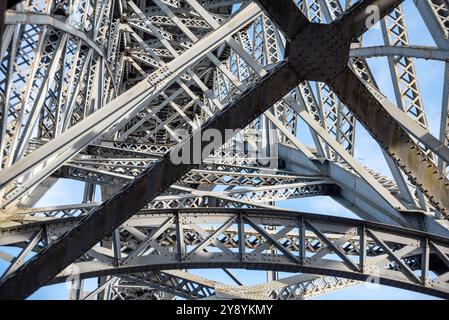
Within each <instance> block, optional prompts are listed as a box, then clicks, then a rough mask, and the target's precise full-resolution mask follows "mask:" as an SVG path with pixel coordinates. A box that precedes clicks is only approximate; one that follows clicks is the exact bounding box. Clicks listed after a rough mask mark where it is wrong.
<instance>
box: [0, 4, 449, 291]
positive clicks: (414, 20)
mask: <svg viewBox="0 0 449 320" xmlns="http://www.w3.org/2000/svg"><path fill="white" fill-rule="evenodd" d="M403 10H404V16H405V18H406V24H407V29H408V33H409V40H410V44H414V45H429V46H435V43H434V42H433V40H432V38H431V36H430V34H429V33H428V31H427V28H426V26H425V24H424V22H423V21H422V19H421V17H420V15H419V14H418V11H417V9H416V7H415V6H414V4H413V1H411V0H406V1H404V4H403ZM363 44H364V46H374V45H383V44H384V43H383V38H382V33H381V30H380V25H379V24H378V25H377V26H375V27H374V29H372V30H370V31H368V32H367V33H366V34H365V35H364V39H363ZM368 62H369V65H370V67H371V70H372V72H373V74H374V76H375V79H376V81H377V83H378V85H379V87H380V89H381V91H382V93H384V94H385V95H387V97H388V98H389V100H390V101H392V102H396V99H395V96H394V91H393V85H392V82H391V78H390V70H389V67H388V63H387V59H386V58H373V59H369V60H368ZM415 66H416V72H417V76H418V79H419V85H420V89H421V95H422V99H423V102H424V106H425V108H426V114H427V120H428V123H429V130H430V132H431V133H432V134H433V135H434V136H436V137H438V135H439V126H440V111H441V103H442V101H441V99H442V90H443V80H442V79H443V78H444V64H443V62H440V61H426V60H417V59H415ZM298 121H299V123H298V138H299V139H300V140H301V141H302V142H303V143H305V144H307V145H313V141H312V138H311V136H310V134H309V131H308V130H307V127H306V125H305V124H304V123H302V122H301V119H298ZM356 132H357V134H356V143H355V158H356V159H357V160H358V161H359V162H360V163H362V164H363V165H365V166H367V167H369V168H370V169H373V170H375V171H377V172H379V173H382V174H383V175H385V176H388V177H391V173H390V171H389V169H388V166H387V164H386V162H385V160H384V157H383V156H382V153H381V150H380V148H379V146H378V145H377V143H376V142H375V141H374V140H373V139H372V138H371V137H370V136H369V135H368V133H367V132H366V130H365V129H364V128H363V127H362V126H361V125H360V124H357V130H356ZM83 188H84V183H82V182H78V181H73V180H67V179H60V180H59V181H58V183H56V184H55V185H54V186H53V188H52V189H51V190H50V191H49V192H48V193H47V194H46V195H45V196H44V197H43V198H42V199H41V200H40V201H39V202H38V203H37V205H36V206H38V207H44V206H53V205H67V204H76V203H81V202H82V194H83ZM96 195H97V199H95V200H96V201H100V198H99V195H100V190H99V189H98V190H97V192H96ZM277 206H279V207H282V208H287V209H294V210H297V211H303V212H310V213H320V214H327V215H338V216H344V217H349V218H358V217H357V216H355V215H354V214H353V213H351V212H350V211H348V210H347V209H345V208H344V207H342V206H341V205H340V204H338V203H336V202H335V201H333V200H332V199H331V198H329V197H313V198H304V199H296V200H288V201H282V202H278V203H277ZM12 251H14V249H12ZM14 253H16V252H14ZM5 268H6V263H5V262H3V261H2V260H0V274H1V273H2V272H3V271H4V270H5ZM232 271H233V272H234V273H235V274H236V275H237V277H238V278H239V279H241V280H243V282H244V284H245V285H251V284H256V283H261V282H264V281H266V272H265V271H245V270H232ZM189 272H191V273H193V274H198V275H202V276H204V277H209V278H213V279H215V280H218V281H220V282H223V283H228V284H235V283H234V282H233V281H232V280H231V279H230V278H229V277H228V276H227V275H225V274H224V272H223V271H221V270H204V269H201V270H189ZM279 275H280V277H281V278H282V277H285V276H287V275H289V274H286V273H280V274H279ZM95 287H96V279H89V280H87V281H86V282H85V286H84V290H85V291H91V290H93V289H95ZM68 288H69V287H68V286H67V287H66V285H65V284H58V285H53V286H48V287H44V288H41V289H40V290H38V291H37V292H36V293H34V294H33V295H32V296H31V297H30V298H29V299H67V298H68V297H69V290H68ZM313 299H342V300H352V299H436V298H434V297H431V296H427V295H423V294H419V293H414V292H411V291H406V290H401V289H396V288H391V287H386V286H380V287H378V288H374V289H368V288H367V287H366V286H365V285H360V286H356V287H353V288H349V289H345V290H341V291H337V292H334V293H330V294H327V295H323V296H319V297H316V298H313Z"/></svg>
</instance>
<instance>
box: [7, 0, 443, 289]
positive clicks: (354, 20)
mask: <svg viewBox="0 0 449 320" xmlns="http://www.w3.org/2000/svg"><path fill="white" fill-rule="evenodd" d="M368 2H369V1H365V2H360V3H362V5H361V6H360V5H356V7H358V8H356V9H355V10H352V12H351V14H349V15H346V16H345V17H343V19H340V20H339V21H338V25H337V26H336V27H338V26H342V25H344V26H346V27H348V26H351V27H355V29H357V33H354V34H352V35H351V34H350V35H348V34H346V31H348V30H349V29H351V28H343V30H340V31H342V32H343V33H344V36H349V38H352V37H353V36H359V35H360V34H361V33H363V32H364V31H365V28H363V27H362V26H361V24H362V21H363V20H364V17H363V14H361V15H359V13H360V12H358V11H357V10H359V9H360V8H362V9H363V8H364V5H365V4H366V3H368ZM399 2H400V1H397V2H393V1H385V2H382V3H381V4H382V6H383V4H386V5H385V6H383V8H382V9H383V11H382V14H385V13H387V11H388V10H389V9H390V8H391V7H393V6H395V5H397V4H398V3H399ZM354 13H355V14H354ZM316 31H319V30H316ZM297 62H298V61H297ZM299 66H300V65H299ZM299 66H298V65H297V66H296V67H299ZM294 69H297V68H294ZM280 70H281V71H280ZM335 71H336V70H335ZM284 72H285V73H284ZM311 72H312V74H311V76H313V78H312V79H314V77H315V76H316V75H314V74H313V70H312V71H311ZM274 74H276V75H278V76H279V77H281V76H282V78H283V79H287V78H288V76H291V77H292V78H291V79H289V81H292V82H296V83H297V82H298V80H300V79H295V74H294V70H293V72H292V69H291V66H288V65H287V64H283V65H281V66H280V68H279V69H276V70H275V71H274V72H273V73H272V74H270V76H268V77H267V78H270V79H271V81H274V79H275V78H274V77H272V76H273V75H274ZM329 77H330V76H329ZM341 77H343V78H345V77H346V78H345V79H341V78H338V79H337V78H335V79H334V80H339V79H340V80H356V79H353V78H351V77H350V75H349V73H348V70H345V71H344V73H343V74H342V75H341ZM325 80H329V79H325ZM262 82H264V84H267V82H265V81H262ZM342 82H343V83H348V82H347V81H342ZM291 85H293V83H291ZM332 85H333V86H336V85H338V84H336V83H334V82H333V83H332ZM286 86H287V87H288V89H291V88H292V87H293V86H290V85H289V84H288V83H287V84H286ZM263 87H264V86H262V85H257V86H255V88H253V90H252V92H250V93H245V95H244V97H243V99H241V100H240V101H238V102H239V103H242V104H243V102H245V98H248V95H251V94H252V95H253V96H254V97H255V96H257V95H256V94H255V93H257V92H258V90H259V89H263ZM355 87H357V85H356V84H355V83H354V82H353V83H352V87H351V88H352V89H354V88H355ZM336 89H341V90H337V91H339V94H340V95H342V96H343V97H346V96H348V95H347V94H346V93H347V92H345V91H343V89H342V88H339V87H336ZM358 89H361V91H363V92H360V91H358V92H356V93H358V94H359V95H358V96H357V99H356V100H357V101H359V100H360V101H361V102H364V100H366V98H367V99H368V100H370V98H372V97H370V96H369V95H368V94H367V92H366V90H364V88H358ZM259 91H260V90H259ZM278 98H280V97H278ZM360 101H359V102H360ZM272 102H274V101H271V100H270V101H264V103H267V105H265V106H263V108H266V107H268V106H269V105H270V104H271V103H272ZM374 102H375V101H374ZM362 104H364V103H362ZM236 106H238V103H237V104H236V105H234V106H233V107H235V108H236ZM351 107H352V108H356V110H357V111H360V110H359V109H358V108H359V107H360V106H359V105H352V106H351ZM375 107H376V108H377V109H379V105H378V104H376V103H375ZM261 108H262V107H261ZM239 109H241V108H239ZM377 109H376V110H377ZM234 110H235V109H234ZM234 110H233V108H227V109H225V110H223V112H222V114H220V115H219V116H222V117H223V118H224V119H226V118H229V117H230V116H232V115H233V111H234ZM246 110H247V109H245V111H246ZM239 111H240V110H239ZM253 111H254V112H253ZM261 111H263V110H249V114H248V115H247V116H248V117H247V118H248V120H251V119H253V118H254V117H255V116H256V115H258V114H260V112H261ZM252 112H253V113H252ZM359 117H360V118H361V120H362V122H363V123H364V124H365V125H366V126H367V127H369V128H370V129H372V130H374V131H375V132H374V133H373V135H377V134H378V133H379V130H380V128H374V129H373V126H371V124H370V123H368V122H367V119H366V118H365V115H364V114H359ZM215 118H217V117H215ZM387 118H388V117H387ZM383 119H385V117H383ZM215 120H216V119H212V120H211V121H210V122H209V123H207V124H206V127H214V126H215V125H216V121H215ZM245 124H247V122H245V121H243V123H241V126H244V125H245ZM393 124H394V125H393V127H395V128H394V130H393V131H392V132H389V131H385V132H384V133H383V135H386V136H390V137H393V138H397V137H398V135H399V132H400V130H398V128H397V123H394V122H393ZM236 126H238V125H236ZM390 133H392V135H390ZM377 138H378V137H377ZM378 140H381V139H378ZM389 142H394V141H387V142H386V143H385V144H384V145H383V147H385V148H386V149H388V150H387V151H389V154H390V155H391V156H392V157H396V158H395V160H396V161H397V162H398V164H401V161H402V160H403V161H406V163H405V165H404V166H403V168H404V170H407V173H409V174H410V175H411V176H412V177H411V178H413V175H414V174H415V173H417V172H418V173H419V174H418V175H419V177H418V178H427V177H431V175H430V176H427V174H426V172H427V171H428V172H430V171H431V170H432V169H429V170H427V169H425V167H426V166H420V168H419V169H424V170H427V171H426V172H424V173H423V172H421V171H420V170H418V169H416V168H414V166H415V165H416V162H414V160H416V159H424V160H423V161H425V162H427V159H426V158H425V157H422V158H419V157H413V158H412V159H408V158H407V155H408V154H410V155H411V151H410V150H411V149H413V148H415V146H414V145H413V143H407V145H408V146H409V147H410V148H409V150H403V149H399V150H397V151H398V152H399V153H400V154H399V155H398V154H396V153H395V152H394V151H395V150H390V149H389V146H388V143H389ZM419 155H420V156H421V154H419ZM402 156H404V159H401V157H402ZM164 160H166V159H163V160H162V161H160V162H159V165H158V166H154V167H153V168H152V169H153V170H149V171H148V172H146V173H145V179H144V178H143V177H142V179H140V177H139V178H138V179H136V181H135V183H133V184H132V185H131V186H130V187H128V188H126V189H124V190H122V192H121V193H120V195H119V196H117V195H116V196H114V197H113V198H111V201H109V202H106V203H105V205H104V206H101V207H100V208H99V209H97V210H95V212H94V213H93V214H92V215H91V217H89V218H87V219H85V220H84V221H83V223H82V224H81V226H79V227H76V228H75V229H74V230H72V231H71V232H70V233H69V234H68V235H67V237H66V239H65V240H66V241H62V242H61V243H60V244H59V245H56V247H55V248H53V249H52V250H48V251H47V252H46V254H45V255H44V256H52V255H54V256H55V258H56V257H57V256H58V255H57V254H56V253H57V251H58V250H60V249H62V248H63V247H64V246H63V245H62V244H67V243H69V244H70V241H69V240H68V239H71V238H72V239H75V238H76V237H72V236H73V235H74V234H76V233H83V229H85V228H87V227H88V226H89V224H92V225H95V226H99V225H101V224H98V223H97V224H95V223H94V222H95V221H97V220H99V219H103V217H104V216H105V215H104V214H102V210H104V209H105V208H109V207H108V206H109V205H111V204H112V205H121V204H120V203H121V202H120V200H122V198H123V197H121V195H123V194H126V193H128V194H131V193H132V191H133V190H134V189H135V188H139V187H140V188H139V189H140V190H142V188H143V186H144V185H145V186H146V184H145V181H146V178H148V177H147V176H148V174H149V173H151V174H154V173H155V171H158V170H156V169H164V168H165V169H170V167H169V166H168V164H167V161H164ZM408 160H410V161H408ZM409 165H411V166H412V169H416V170H410V171H408V169H409ZM167 166H168V167H167ZM431 167H432V165H430V167H428V168H431ZM178 169H179V170H178V171H179V172H176V174H178V173H180V172H181V173H182V170H184V169H185V170H186V171H187V170H188V169H190V168H189V167H185V168H178ZM166 171H167V172H170V171H171V170H166ZM156 177H157V178H158V179H159V178H160V177H159V175H157V176H156ZM150 180H152V181H154V179H150ZM166 180H168V179H166ZM170 180H174V179H172V178H170ZM418 180H419V179H418ZM430 180H434V179H430ZM418 182H419V181H418ZM424 182H425V183H426V184H427V183H429V186H431V185H430V182H431V181H428V180H427V179H426V180H425V181H424ZM418 184H419V183H418ZM161 186H163V187H166V186H168V184H165V183H161ZM434 189H435V188H434ZM441 190H444V187H443V188H442V189H438V190H437V191H436V192H437V193H439V192H440V191H441ZM153 191H154V190H145V194H146V195H147V197H146V198H145V200H148V198H152V197H153V196H155V195H157V194H158V193H160V192H161V190H159V191H157V190H156V191H154V193H153ZM427 191H428V190H427V189H426V190H423V192H425V193H426V194H427V193H430V194H432V192H427ZM441 196H443V198H444V193H443V194H442V195H441ZM143 200H144V199H138V205H142V203H143ZM141 202H142V203H141ZM436 204H437V203H436ZM138 205H135V206H134V207H133V208H130V209H129V212H126V213H124V214H123V215H122V216H120V217H116V219H115V220H114V221H113V222H111V223H110V225H108V226H106V227H104V228H103V229H105V230H106V231H105V232H100V231H99V232H98V234H97V235H96V236H95V239H94V238H92V239H90V240H87V241H86V243H85V244H84V246H82V247H81V249H80V250H79V252H77V253H76V252H75V253H72V254H70V253H67V255H68V257H66V259H65V260H66V261H63V262H62V263H61V264H60V267H61V269H62V267H63V266H64V265H65V266H66V265H68V263H70V261H73V259H75V258H76V257H75V255H78V256H79V255H80V254H81V253H82V252H85V250H88V246H89V244H90V245H93V244H94V243H96V242H97V241H98V240H100V238H101V237H102V236H105V235H106V234H107V233H108V231H109V232H110V231H111V230H112V229H114V228H115V227H117V225H118V224H120V222H123V221H124V220H126V219H125V218H127V217H129V216H131V215H132V213H133V212H135V211H134V210H138V209H139V208H137V206H138ZM442 209H444V208H442ZM120 219H122V220H120ZM110 228H111V229H110ZM108 229H109V230H108ZM78 244H79V243H78ZM42 260H44V257H41V259H35V260H33V261H32V262H30V265H29V266H28V268H23V270H21V273H25V274H27V272H28V273H31V271H32V269H33V267H32V266H34V267H37V266H38V265H39V263H40V261H42ZM50 260H51V259H50ZM25 271H27V272H25ZM47 271H48V272H46V273H44V274H42V273H41V275H42V277H41V278H42V279H39V280H37V282H40V284H43V283H45V281H46V279H48V278H51V276H53V275H54V274H55V273H56V272H57V271H58V270H47ZM53 272H54V273H53ZM49 274H51V276H49ZM16 276H17V275H15V277H16ZM12 278H14V277H12ZM12 278H11V279H12ZM11 279H9V280H11ZM8 282H9V283H12V280H11V281H8ZM32 286H33V288H36V285H35V284H33V285H32ZM37 286H39V285H37ZM30 291H32V290H30Z"/></svg>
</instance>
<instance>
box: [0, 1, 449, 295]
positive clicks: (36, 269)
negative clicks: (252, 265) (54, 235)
mask: <svg viewBox="0 0 449 320" xmlns="http://www.w3.org/2000/svg"><path fill="white" fill-rule="evenodd" d="M401 2H402V0H396V1H393V0H362V1H360V2H358V3H357V4H356V5H355V6H354V7H353V8H352V9H351V10H350V11H348V12H346V13H345V14H344V15H343V16H342V17H341V19H339V20H338V21H336V22H335V23H333V24H332V25H331V26H323V25H313V24H310V23H309V22H308V20H307V19H306V17H305V16H304V15H302V13H301V12H300V11H299V9H298V8H297V7H296V6H294V4H293V2H292V1H291V0H282V1H260V3H261V4H262V5H263V7H264V8H265V9H266V11H267V13H268V14H269V15H270V16H271V17H272V19H273V20H274V21H275V22H276V23H277V24H278V26H279V28H280V29H281V30H282V31H284V32H285V33H286V36H287V38H288V39H289V40H290V47H291V49H289V53H290V59H289V60H288V61H284V62H282V63H281V64H280V65H279V66H278V67H277V68H276V69H274V70H272V71H271V73H270V74H269V75H267V76H266V77H264V78H263V79H262V80H261V81H259V82H258V83H257V84H256V85H255V86H253V87H252V88H251V89H250V90H248V91H247V92H244V93H242V95H241V97H240V98H239V99H238V100H237V101H235V102H234V103H233V104H232V105H229V106H227V107H225V108H224V109H223V110H222V111H221V112H220V113H218V114H216V115H215V116H214V117H212V118H211V119H209V120H208V122H206V123H205V124H204V125H203V126H202V130H203V131H204V130H207V129H216V130H218V131H220V132H221V133H222V136H225V134H224V133H225V129H239V128H240V129H241V128H244V127H245V126H247V125H248V124H249V123H251V121H253V120H254V119H255V118H257V117H258V116H260V115H261V114H262V113H263V112H265V111H266V110H267V109H269V108H270V107H271V106H272V105H273V104H274V103H276V102H277V101H279V100H280V99H282V98H283V96H285V95H286V94H287V93H288V92H289V91H290V90H292V89H293V88H294V87H295V86H297V85H298V84H299V83H300V82H301V81H304V80H320V81H324V82H326V83H328V84H330V85H331V86H332V88H333V89H334V91H335V92H336V93H337V94H338V95H339V97H340V99H341V100H342V101H343V102H345V103H346V104H348V106H349V107H350V108H351V110H352V111H353V112H354V114H355V115H356V116H357V117H358V118H359V120H360V121H361V122H362V123H363V124H364V125H365V127H367V128H368V129H369V130H370V132H371V134H372V135H373V136H374V137H375V138H376V140H377V141H379V143H380V144H381V145H382V146H383V147H384V149H385V150H386V151H387V152H388V153H389V154H390V155H391V156H392V158H393V159H395V161H396V162H397V163H398V164H399V165H401V166H403V168H404V171H405V172H406V173H408V174H409V176H410V177H411V178H412V179H416V181H417V184H418V185H419V186H421V189H422V190H423V192H424V193H425V194H426V195H428V196H429V198H430V199H431V200H432V201H433V203H434V204H435V205H437V207H438V208H439V209H440V210H441V211H443V212H445V210H442V209H443V208H447V207H448V198H447V197H448V193H449V192H447V180H446V179H445V178H443V179H442V178H441V174H439V173H438V171H437V170H436V168H435V166H434V165H433V164H432V163H431V162H430V160H429V159H428V158H427V157H426V156H425V155H424V154H423V153H422V152H420V151H419V149H418V148H417V146H416V144H414V142H412V141H410V139H409V138H408V135H406V134H405V132H404V131H403V130H402V128H400V127H399V125H398V124H397V123H396V122H395V121H393V120H392V119H391V118H390V117H389V116H388V115H385V114H386V112H384V111H383V108H382V106H381V104H379V103H378V102H377V100H376V98H375V97H374V96H373V95H371V94H370V92H369V91H368V89H366V87H365V86H364V85H363V84H362V83H361V82H360V81H359V80H358V78H357V77H356V76H355V75H354V74H353V72H352V71H351V70H350V69H349V68H348V67H347V63H348V56H349V45H350V43H351V41H352V39H355V38H357V37H358V36H360V35H361V34H362V33H363V32H365V31H366V30H367V29H368V26H367V23H366V21H367V19H368V17H369V16H370V12H369V11H367V10H366V9H367V8H368V6H370V5H377V7H378V8H379V9H380V10H379V12H380V17H381V18H382V17H384V16H385V15H386V14H388V13H389V12H390V11H392V10H393V9H394V8H395V7H396V6H397V5H399V4H400V3H401ZM313 34H315V36H319V37H323V38H322V39H315V38H314V37H313ZM334 37H335V38H334ZM326 39H327V41H326ZM336 39H337V41H336ZM322 50H324V51H323V52H321V51H322ZM317 53H318V56H317ZM300 57H302V59H301V58H300ZM314 60H315V61H314ZM307 62H308V64H307ZM327 63H328V64H329V65H326V64H327ZM381 120H382V121H381ZM195 134H196V133H194V134H192V135H191V136H190V137H189V138H188V139H186V140H185V141H184V142H182V143H183V144H188V145H191V143H192V140H193V139H194V135H195ZM201 147H202V148H204V147H206V143H204V145H202V146H201ZM410 150H413V151H411V152H410ZM196 167H198V165H194V164H180V165H175V164H174V163H173V162H172V161H171V159H170V155H169V154H167V155H165V156H164V157H162V158H161V159H159V160H158V161H156V162H155V163H154V164H153V165H152V166H151V167H149V168H148V169H147V170H145V171H144V172H143V173H142V174H141V175H140V176H139V177H137V178H136V179H134V180H133V181H132V182H130V183H129V184H128V185H127V186H125V187H124V188H123V189H121V190H120V191H119V192H118V193H116V194H115V195H114V196H112V197H111V198H110V199H108V200H107V201H105V202H104V203H102V204H101V205H100V206H98V207H97V208H95V209H94V210H92V212H91V213H90V214H89V215H88V216H86V217H85V218H83V219H82V220H81V221H80V222H79V223H78V224H77V225H76V226H75V227H74V228H73V229H72V230H71V231H69V232H68V233H67V234H65V235H64V236H63V237H61V238H60V239H59V240H58V241H56V242H54V243H53V244H51V245H50V246H49V247H47V248H46V249H45V250H43V251H42V252H40V253H39V254H37V255H36V256H35V257H33V258H32V259H30V261H28V263H26V264H24V265H23V266H22V267H21V268H19V269H18V270H16V271H15V272H13V273H11V274H10V275H9V276H8V277H7V278H6V279H5V280H4V281H3V282H2V283H1V284H0V299H24V298H26V297H27V296H28V295H30V294H31V293H33V292H34V291H35V290H37V289H38V288H39V287H41V286H43V285H45V284H46V283H47V282H48V281H49V280H51V279H52V278H53V277H55V276H56V275H57V274H58V273H59V272H61V271H62V270H63V269H64V268H66V267H67V266H68V265H70V264H71V263H72V262H73V261H75V260H76V259H78V258H79V257H80V256H82V255H83V254H84V253H85V252H87V251H88V250H89V249H90V248H91V247H92V246H94V245H95V244H96V243H98V242H99V241H101V240H102V239H103V238H104V237H106V236H107V235H109V234H111V232H112V231H113V230H115V229H116V228H117V227H119V226H120V225H121V224H122V223H123V222H125V221H126V220H127V219H128V218H130V217H131V216H132V215H133V214H135V213H137V212H138V211H139V210H140V209H141V208H143V207H144V206H145V205H146V204H147V203H148V202H150V201H152V200H153V199H154V198H156V197H157V196H158V195H160V194H161V193H162V192H163V191H164V190H166V189H167V188H168V187H169V186H170V185H172V184H173V183H175V182H176V181H177V180H179V179H180V178H181V177H182V176H183V175H184V174H185V173H187V172H188V171H189V170H191V169H194V168H196ZM179 241H181V240H179Z"/></svg>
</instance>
